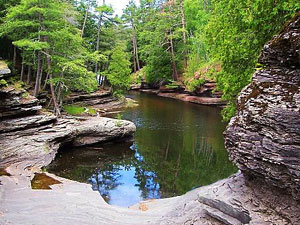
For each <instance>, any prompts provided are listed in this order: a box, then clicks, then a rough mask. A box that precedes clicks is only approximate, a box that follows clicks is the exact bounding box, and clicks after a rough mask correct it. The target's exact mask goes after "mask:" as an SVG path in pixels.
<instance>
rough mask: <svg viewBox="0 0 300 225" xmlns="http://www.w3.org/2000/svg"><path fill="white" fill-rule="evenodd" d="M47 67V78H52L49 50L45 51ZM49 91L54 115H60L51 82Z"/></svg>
mask: <svg viewBox="0 0 300 225" xmlns="http://www.w3.org/2000/svg"><path fill="white" fill-rule="evenodd" d="M46 53H47V67H48V74H49V79H50V80H52V73H51V59H50V55H49V52H48V51H47V52H46ZM50 91H51V97H52V103H53V107H54V112H55V115H56V116H60V115H61V114H60V109H59V105H58V104H57V100H56V96H55V91H54V87H53V84H52V82H50Z"/></svg>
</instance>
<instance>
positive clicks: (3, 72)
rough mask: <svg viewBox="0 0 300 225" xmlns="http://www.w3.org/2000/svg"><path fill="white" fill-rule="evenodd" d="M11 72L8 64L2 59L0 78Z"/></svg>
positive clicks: (0, 62)
mask: <svg viewBox="0 0 300 225" xmlns="http://www.w3.org/2000/svg"><path fill="white" fill-rule="evenodd" d="M10 73H11V71H10V69H9V68H8V66H7V64H6V63H5V62H4V61H1V60H0V78H2V77H5V76H8V75H9V74H10Z"/></svg>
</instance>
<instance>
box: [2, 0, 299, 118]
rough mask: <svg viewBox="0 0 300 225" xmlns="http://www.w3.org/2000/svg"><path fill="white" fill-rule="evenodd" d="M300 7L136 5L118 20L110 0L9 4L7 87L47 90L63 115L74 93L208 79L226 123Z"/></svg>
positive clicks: (262, 2) (174, 0)
mask: <svg viewBox="0 0 300 225" xmlns="http://www.w3.org/2000/svg"><path fill="white" fill-rule="evenodd" d="M299 9H300V3H299V1H295V0H286V1H275V0H267V1H266V0H251V1H250V0H249V1H248V0H247V1H236V0H222V1H220V0H168V1H165V0H141V1H140V2H139V3H138V4H137V3H135V2H134V1H132V0H131V1H130V2H129V4H128V5H127V7H126V8H125V9H124V11H123V14H122V15H115V14H114V9H113V8H112V7H111V6H110V5H109V4H106V2H105V0H103V1H96V0H80V1H72V0H2V1H1V3H0V11H1V14H0V37H1V39H0V43H1V45H0V56H1V57H2V58H3V59H5V60H7V61H8V62H9V63H10V65H13V66H14V67H13V68H14V73H15V74H19V75H18V76H19V79H17V80H13V81H5V80H3V79H2V80H1V85H6V84H7V82H13V83H14V82H19V81H21V82H23V83H24V84H28V85H32V92H33V94H34V96H38V95H39V94H40V93H42V92H45V91H46V92H48V93H50V94H51V100H52V105H53V108H54V109H55V112H56V114H57V115H59V114H60V109H61V106H62V102H63V98H64V96H66V95H67V94H68V93H70V92H72V91H85V92H93V91H95V90H97V88H98V85H102V86H107V87H110V88H111V89H112V90H113V91H114V93H115V94H116V95H119V94H120V93H121V92H122V90H126V89H128V88H129V86H130V84H132V83H139V82H141V80H145V81H146V82H147V83H148V84H149V85H151V86H153V87H157V86H159V85H161V84H168V85H171V86H172V85H173V86H174V85H175V86H176V85H177V84H178V82H181V83H183V84H184V85H185V86H186V87H187V89H188V90H191V91H193V90H195V89H196V88H197V87H199V86H200V85H201V84H203V81H204V80H205V79H210V80H215V81H216V82H217V89H218V90H219V91H222V93H223V96H222V98H223V99H224V100H226V101H227V107H226V108H225V109H224V110H223V117H224V119H225V120H228V119H229V118H230V117H231V116H233V115H234V112H235V101H236V97H237V94H238V93H239V92H240V91H241V90H242V88H243V87H245V86H246V85H247V84H248V83H249V82H250V79H251V75H252V74H253V72H254V71H255V70H256V69H257V68H260V67H261V65H259V64H257V63H256V62H257V58H258V56H259V52H260V50H261V48H262V47H263V45H264V43H265V42H266V41H268V40H269V39H270V38H271V37H272V36H273V35H274V34H276V33H277V32H278V31H279V30H280V28H281V27H282V26H283V24H284V23H285V22H286V21H288V19H290V18H291V17H292V16H293V15H294V14H295V12H296V11H298V10H299ZM97 77H98V78H97ZM96 78H97V79H96Z"/></svg>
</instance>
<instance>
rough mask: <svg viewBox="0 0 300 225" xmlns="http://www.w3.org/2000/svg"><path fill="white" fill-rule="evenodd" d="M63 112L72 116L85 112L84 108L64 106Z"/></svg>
mask: <svg viewBox="0 0 300 225" xmlns="http://www.w3.org/2000/svg"><path fill="white" fill-rule="evenodd" d="M64 110H65V111H66V112H67V113H68V114H70V115H72V116H76V115H80V114H83V113H84V111H85V109H84V107H82V106H75V105H67V106H64Z"/></svg>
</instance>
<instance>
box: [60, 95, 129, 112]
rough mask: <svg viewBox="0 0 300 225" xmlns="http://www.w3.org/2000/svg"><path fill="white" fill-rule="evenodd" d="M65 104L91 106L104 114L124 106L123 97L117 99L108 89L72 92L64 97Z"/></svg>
mask: <svg viewBox="0 0 300 225" xmlns="http://www.w3.org/2000/svg"><path fill="white" fill-rule="evenodd" d="M65 103H66V104H74V105H81V106H92V107H93V108H94V109H96V110H97V111H98V112H100V113H101V115H103V113H104V115H105V113H106V111H111V110H116V109H120V108H122V107H124V105H125V103H126V101H125V99H117V98H116V97H114V96H113V95H112V94H111V92H110V91H106V90H99V91H96V92H94V93H91V94H86V93H76V92H75V93H72V94H71V95H69V96H68V97H67V98H66V99H65Z"/></svg>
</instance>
